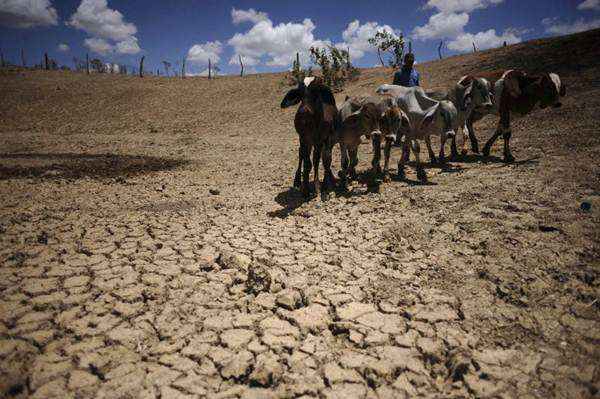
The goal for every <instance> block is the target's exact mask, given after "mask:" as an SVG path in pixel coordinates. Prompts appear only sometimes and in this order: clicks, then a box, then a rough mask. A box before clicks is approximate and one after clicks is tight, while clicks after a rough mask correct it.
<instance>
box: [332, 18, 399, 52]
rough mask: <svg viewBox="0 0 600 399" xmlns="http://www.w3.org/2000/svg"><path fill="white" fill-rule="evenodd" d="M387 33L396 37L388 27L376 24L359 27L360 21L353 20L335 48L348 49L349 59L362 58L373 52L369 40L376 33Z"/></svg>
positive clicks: (373, 49) (370, 23)
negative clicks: (341, 40)
mask: <svg viewBox="0 0 600 399" xmlns="http://www.w3.org/2000/svg"><path fill="white" fill-rule="evenodd" d="M381 31H387V32H390V33H391V34H392V35H394V36H396V32H395V31H394V29H393V28H392V27H391V26H389V25H379V24H378V23H377V22H366V23H365V24H363V25H361V24H360V21H358V20H354V21H352V22H350V23H349V24H348V26H347V27H346V29H345V30H344V32H342V38H343V39H344V41H343V42H342V43H336V45H335V46H336V47H338V48H341V49H344V50H345V49H347V48H350V58H351V59H359V58H362V57H363V56H364V55H365V53H368V52H371V51H375V50H376V49H375V47H373V46H372V45H371V44H369V39H370V38H372V37H374V36H375V34H376V33H377V32H381Z"/></svg>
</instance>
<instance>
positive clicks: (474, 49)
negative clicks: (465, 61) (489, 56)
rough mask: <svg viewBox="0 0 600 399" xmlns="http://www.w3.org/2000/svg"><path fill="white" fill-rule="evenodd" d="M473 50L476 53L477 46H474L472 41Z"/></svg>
mask: <svg viewBox="0 0 600 399" xmlns="http://www.w3.org/2000/svg"><path fill="white" fill-rule="evenodd" d="M473 52H474V53H476V52H477V47H475V42H473Z"/></svg>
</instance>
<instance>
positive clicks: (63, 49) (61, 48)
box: [58, 43, 71, 53]
mask: <svg viewBox="0 0 600 399" xmlns="http://www.w3.org/2000/svg"><path fill="white" fill-rule="evenodd" d="M69 50H71V47H69V45H68V44H65V43H61V44H59V45H58V51H61V52H63V53H66V52H67V51H69Z"/></svg>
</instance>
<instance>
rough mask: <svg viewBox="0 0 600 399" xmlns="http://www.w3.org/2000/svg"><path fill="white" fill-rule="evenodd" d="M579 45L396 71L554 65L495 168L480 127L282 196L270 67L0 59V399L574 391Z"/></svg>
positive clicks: (593, 296)
mask: <svg viewBox="0 0 600 399" xmlns="http://www.w3.org/2000/svg"><path fill="white" fill-rule="evenodd" d="M599 39H600V31H592V32H588V33H584V34H579V35H575V36H570V37H565V38H557V39H549V40H539V41H534V42H529V43H524V44H520V45H516V46H510V47H507V48H503V49H499V50H493V51H487V52H481V53H477V54H471V55H464V56H460V57H452V58H448V59H445V60H443V61H439V62H429V63H425V64H422V65H419V66H418V68H419V69H420V70H421V72H422V75H423V77H424V84H425V85H426V86H427V87H430V88H444V87H448V86H449V85H450V84H452V82H455V81H456V80H458V78H460V77H461V76H462V75H464V74H466V73H469V72H472V71H477V70H480V69H498V68H510V67H526V68H528V69H529V70H533V71H537V70H554V71H555V72H558V73H560V74H561V76H563V78H564V81H565V82H566V84H567V91H568V96H567V97H566V98H565V100H564V102H563V103H564V105H563V107H562V108H561V109H558V110H555V109H552V110H539V111H537V112H536V113H535V114H533V115H531V116H529V117H528V118H526V119H522V120H518V121H516V122H514V125H513V132H514V133H513V140H512V147H513V150H514V151H513V153H514V155H515V157H516V159H517V162H515V163H513V164H510V165H505V164H503V163H502V162H501V160H500V158H498V156H500V155H501V151H500V150H501V143H499V144H497V145H496V146H495V147H494V148H493V150H492V154H493V156H492V157H490V158H486V159H484V158H482V157H480V156H479V155H474V154H471V155H469V156H467V157H466V158H465V159H463V160H461V161H457V162H451V163H450V165H449V166H448V167H444V168H441V167H434V166H431V165H428V167H427V168H426V170H427V173H428V175H429V181H430V183H429V184H428V185H420V184H418V182H417V181H416V177H415V173H414V168H413V167H409V168H408V170H407V172H408V181H393V182H391V183H388V184H381V185H379V186H375V187H372V186H371V187H368V186H367V185H365V184H363V183H358V184H355V185H354V186H353V187H352V190H351V191H350V193H348V194H343V193H335V194H334V195H332V196H331V198H330V199H329V200H328V201H325V202H320V201H314V200H313V201H311V202H308V203H304V202H303V201H302V199H301V196H300V194H299V193H298V192H296V191H295V190H293V189H290V186H291V184H292V177H293V171H294V169H295V167H296V162H297V158H296V157H297V136H296V133H295V132H294V130H293V116H294V112H295V110H293V109H290V110H285V111H282V110H280V109H279V102H280V100H281V98H282V97H283V95H284V94H285V92H286V90H287V89H288V88H287V87H285V86H283V85H282V84H281V82H282V81H283V76H282V75H278V74H271V75H252V76H247V77H244V78H239V77H227V78H219V79H216V80H214V81H207V80H205V79H201V78H195V79H191V78H190V79H185V80H181V79H178V80H176V79H164V78H162V79H161V78H144V79H140V78H137V77H121V76H109V75H95V76H85V75H79V74H70V73H65V72H52V73H47V72H32V71H28V72H19V71H16V72H5V73H3V74H2V75H1V76H0V93H2V94H0V97H1V101H0V119H1V120H2V123H1V124H0V153H1V154H0V200H1V207H0V259H1V266H0V287H1V292H0V392H2V394H1V395H2V396H6V397H37V398H50V397H57V398H66V397H97V398H129V397H140V398H141V397H151V398H155V397H162V398H180V397H181V398H188V397H189V398H194V397H220V398H226V397H231V398H234V397H241V398H268V397H298V398H300V397H305V398H308V397H320V398H336V397H337V398H353V397H357V398H397V397H414V396H425V397H542V398H546V397H571V398H572V397H593V396H595V395H597V394H598V389H599V388H600V349H599V348H600V346H599V345H598V344H599V343H600V313H599V311H600V301H599V298H600V289H599V287H600V261H599V251H600V247H599V242H600V229H599V222H600V163H599V162H598V160H599V159H600V135H599V134H598V126H599V122H600V116H599V115H600V113H599V111H600V80H599V76H600V67H599V64H598V60H599V59H600V57H599V56H600V53H599V51H598V50H599V47H598V46H597V43H598V41H599ZM390 76H391V71H390V70H387V69H382V68H379V69H371V70H364V71H363V75H362V77H361V79H360V80H359V81H358V82H355V83H353V84H352V85H351V86H349V87H348V89H347V90H346V91H345V92H344V93H339V94H338V95H337V98H338V101H339V100H342V99H343V98H344V96H345V95H346V94H362V93H370V92H372V90H374V88H375V87H376V86H377V85H378V84H381V83H384V82H386V81H388V80H389V79H390ZM494 123H495V122H494V120H493V119H492V118H487V119H485V120H484V121H483V122H482V123H480V124H478V125H477V126H476V128H477V131H478V133H479V134H478V136H479V138H480V141H483V140H485V139H487V137H489V136H490V135H491V133H492V131H493V129H494ZM369 147H370V146H369V145H364V146H362V147H361V153H360V159H361V163H360V165H359V170H362V171H366V170H367V168H368V165H369V161H370V156H371V154H370V148H369ZM423 155H424V156H426V154H425V153H424V154H423ZM335 156H336V158H335V159H336V162H335V163H334V165H335V166H336V168H337V167H338V165H339V161H337V159H339V158H338V155H337V153H336V155H335ZM392 156H393V159H394V160H397V159H398V156H399V150H398V149H394V152H393V154H392Z"/></svg>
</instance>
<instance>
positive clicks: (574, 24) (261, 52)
mask: <svg viewBox="0 0 600 399" xmlns="http://www.w3.org/2000/svg"><path fill="white" fill-rule="evenodd" d="M340 4H343V7H342V6H340ZM596 27H600V0H543V1H541V0H395V1H391V0H372V1H354V0H346V1H344V2H343V3H340V2H338V1H329V0H303V1H285V0H264V1H256V0H255V1H229V0H202V1H200V0H170V1H164V0H108V1H107V0H60V1H59V0H0V49H1V50H2V52H3V54H4V58H5V59H7V60H9V61H11V62H20V51H21V47H23V48H24V49H25V55H26V60H27V63H28V64H32V63H34V62H35V63H39V62H40V60H41V58H42V56H43V53H44V51H48V53H49V54H50V55H51V57H53V58H55V59H56V60H57V61H58V62H59V63H60V64H66V65H69V66H72V65H73V61H72V60H73V57H80V58H85V53H86V52H88V53H90V57H98V58H100V59H102V60H104V61H106V62H113V63H118V64H127V65H137V63H138V60H139V58H140V57H141V56H142V55H145V56H146V66H147V68H148V69H151V70H156V69H157V68H159V67H160V68H161V71H162V70H163V65H162V61H163V60H167V61H169V62H171V63H172V64H173V65H174V66H175V64H176V62H179V61H180V60H181V59H182V58H183V57H184V56H185V57H187V58H188V72H190V73H194V74H195V73H200V72H202V71H204V70H205V69H206V64H207V62H208V58H210V59H212V60H213V62H215V61H216V62H217V64H218V66H219V67H220V69H221V70H222V71H223V73H234V74H235V73H238V71H239V65H237V56H238V54H241V55H242V56H243V59H244V60H245V63H246V64H247V69H248V70H250V71H256V72H271V71H281V70H285V69H287V68H289V63H291V60H292V58H293V54H295V52H296V51H298V52H300V53H301V56H302V58H303V61H304V62H305V63H306V62H308V48H309V47H310V46H311V45H317V46H324V45H329V44H331V45H338V46H340V47H344V48H347V47H349V48H350V50H351V55H352V59H353V60H354V62H355V64H357V65H358V66H363V67H371V66H374V65H375V64H377V62H378V59H377V56H376V53H375V52H374V50H373V49H372V48H371V47H370V46H369V45H368V43H367V42H366V40H367V38H368V37H369V36H372V35H373V34H374V33H375V32H376V31H378V30H388V31H392V32H393V33H394V34H399V33H400V32H402V33H403V34H404V36H405V37H406V38H407V39H408V40H411V41H412V44H413V51H414V52H415V54H416V57H417V61H426V60H430V59H433V58H437V46H438V44H439V42H440V40H444V42H445V48H444V54H445V55H451V54H457V53H461V52H466V51H471V49H472V44H471V43H472V42H475V43H476V45H477V46H478V47H479V48H481V49H484V48H490V47H496V46H499V45H501V43H502V42H503V41H507V42H509V43H516V42H519V41H525V40H529V39H532V38H536V37H543V36H548V35H558V34H567V33H573V32H577V31H582V30H587V29H591V28H596ZM59 46H60V47H59Z"/></svg>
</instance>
